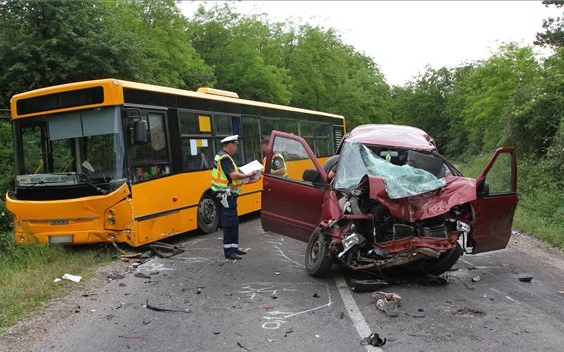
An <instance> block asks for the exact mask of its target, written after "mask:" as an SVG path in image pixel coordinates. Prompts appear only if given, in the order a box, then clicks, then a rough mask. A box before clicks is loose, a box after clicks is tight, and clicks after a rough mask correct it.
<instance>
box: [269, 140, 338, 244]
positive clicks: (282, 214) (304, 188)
mask: <svg viewBox="0 0 564 352" xmlns="http://www.w3.org/2000/svg"><path fill="white" fill-rule="evenodd" d="M270 150H271V153H270V154H269V155H267V157H266V164H265V171H264V179H263V190H262V206H261V207H262V210H261V222H262V227H263V229H264V230H266V231H271V232H275V233H279V234H281V235H286V236H289V237H292V238H295V239H298V240H302V241H307V240H308V239H309V236H310V235H311V233H312V231H313V230H314V229H315V228H316V227H317V226H318V225H319V219H320V217H321V206H322V203H323V197H324V194H325V184H326V179H327V175H326V173H325V171H324V170H323V167H322V166H321V165H320V164H319V162H318V161H317V158H316V157H315V154H314V153H313V152H312V150H311V148H310V147H309V146H308V144H307V142H306V141H305V140H304V139H303V138H301V137H299V136H296V135H293V134H289V133H284V132H279V131H273V132H272V134H271V136H270ZM277 155H278V156H280V155H281V156H282V157H283V158H284V162H285V165H286V171H287V173H288V177H284V176H277V175H274V174H272V173H271V166H272V159H273V157H276V156H277ZM306 170H307V171H306Z"/></svg>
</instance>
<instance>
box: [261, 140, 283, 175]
mask: <svg viewBox="0 0 564 352" xmlns="http://www.w3.org/2000/svg"><path fill="white" fill-rule="evenodd" d="M269 144H270V138H268V137H265V138H263V139H262V141H261V142H260V145H261V147H262V152H263V153H264V155H265V156H264V158H263V159H262V166H263V167H264V169H265V170H266V155H267V154H268V153H269V152H270V148H269V147H268V145H269ZM270 173H271V174H273V175H278V176H282V177H288V169H287V168H286V161H285V160H284V158H283V157H282V154H280V153H274V155H272V161H271V162H270Z"/></svg>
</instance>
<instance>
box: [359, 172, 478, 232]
mask: <svg viewBox="0 0 564 352" xmlns="http://www.w3.org/2000/svg"><path fill="white" fill-rule="evenodd" d="M445 181H446V185H445V187H443V188H441V189H438V190H436V191H432V192H427V193H424V194H419V195H416V196H411V197H405V198H399V199H390V198H389V197H388V194H387V192H386V185H385V182H384V179H383V178H382V177H379V176H372V175H365V176H364V177H363V178H362V180H361V182H360V183H359V186H360V187H364V185H365V184H366V183H368V185H369V187H370V198H372V199H374V200H376V201H377V202H379V203H381V204H382V205H384V206H385V207H386V208H388V210H389V211H390V214H391V215H392V216H394V217H396V218H400V219H402V220H405V221H409V222H415V221H420V220H424V219H428V218H432V217H435V216H439V215H443V214H445V213H447V212H448V211H449V210H450V209H451V208H452V207H454V206H456V205H460V204H464V203H468V202H472V201H474V200H475V199H476V180H474V179H471V178H466V177H458V176H447V177H445Z"/></svg>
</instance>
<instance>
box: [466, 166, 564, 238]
mask: <svg viewBox="0 0 564 352" xmlns="http://www.w3.org/2000/svg"><path fill="white" fill-rule="evenodd" d="M490 158H491V155H481V156H478V157H472V158H465V159H462V160H458V162H457V163H456V164H457V165H458V166H459V168H460V170H461V171H462V173H463V174H464V175H465V176H468V177H473V178H475V177H477V176H478V175H480V173H481V172H482V170H483V169H484V168H485V166H486V165H487V163H488V161H489V160H490ZM538 164H539V163H538V162H537V161H535V160H518V166H517V175H518V180H517V183H518V185H517V190H518V193H519V204H518V206H517V211H516V212H515V218H514V220H513V228H515V229H517V230H519V231H520V232H524V233H528V234H532V235H533V236H535V237H537V238H538V239H540V240H543V241H545V242H547V243H549V244H551V245H553V246H555V247H559V248H564V222H563V221H562V219H564V192H563V191H562V190H561V189H559V187H560V186H559V184H558V182H550V181H547V180H551V178H552V177H551V176H552V175H550V174H549V173H548V172H547V171H544V170H543V169H542V166H539V165H538Z"/></svg>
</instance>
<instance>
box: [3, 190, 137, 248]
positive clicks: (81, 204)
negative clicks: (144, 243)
mask: <svg viewBox="0 0 564 352" xmlns="http://www.w3.org/2000/svg"><path fill="white" fill-rule="evenodd" d="M130 194H131V193H130V191H129V187H128V186H127V184H125V183H124V184H123V185H122V186H121V187H119V188H118V189H116V190H115V191H113V192H112V193H109V194H105V195H99V196H92V197H84V198H77V199H64V200H53V201H29V200H17V199H12V198H10V197H9V195H6V207H7V208H8V210H9V211H10V212H11V213H12V214H14V234H15V237H16V243H17V244H24V243H37V242H39V243H44V244H92V243H100V242H125V241H127V237H129V236H130V232H131V229H132V227H131V226H123V227H121V228H115V226H112V225H111V224H108V222H107V220H108V219H107V217H106V211H107V210H108V209H110V208H112V207H114V206H116V205H117V204H119V203H120V202H122V201H124V200H126V199H127V198H128V197H129V196H130ZM130 219H131V218H130ZM128 222H129V221H128Z"/></svg>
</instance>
